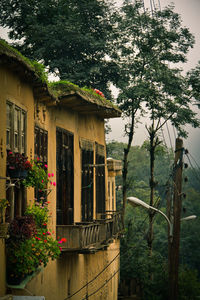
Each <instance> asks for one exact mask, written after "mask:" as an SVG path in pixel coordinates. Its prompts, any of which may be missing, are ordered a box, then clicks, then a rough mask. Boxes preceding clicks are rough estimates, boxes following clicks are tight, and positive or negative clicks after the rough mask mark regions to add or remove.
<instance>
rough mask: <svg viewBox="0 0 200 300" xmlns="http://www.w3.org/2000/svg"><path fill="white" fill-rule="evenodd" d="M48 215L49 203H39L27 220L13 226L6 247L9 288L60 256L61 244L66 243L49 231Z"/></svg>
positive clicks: (24, 218)
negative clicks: (56, 238)
mask: <svg viewBox="0 0 200 300" xmlns="http://www.w3.org/2000/svg"><path fill="white" fill-rule="evenodd" d="M48 212H49V210H48V203H47V202H45V203H42V202H40V203H38V202H36V203H34V204H33V205H32V206H29V207H28V208H27V210H26V212H25V216H24V217H18V218H15V219H14V220H13V221H12V222H11V224H10V229H9V233H10V237H9V239H8V240H7V247H6V251H7V283H8V284H10V285H18V284H20V282H21V281H23V280H24V279H25V278H26V277H27V276H28V275H34V273H35V272H37V271H38V268H39V267H40V266H43V267H45V266H46V265H47V263H48V261H49V260H50V259H52V260H54V259H56V258H57V257H58V256H59V255H60V253H61V247H60V244H61V243H62V242H66V239H61V240H60V241H57V240H55V239H54V238H53V237H52V235H51V232H50V231H49V230H48V228H47V224H48V223H47V222H48V217H49V216H48Z"/></svg>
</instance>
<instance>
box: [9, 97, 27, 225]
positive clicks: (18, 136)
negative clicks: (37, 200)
mask: <svg viewBox="0 0 200 300" xmlns="http://www.w3.org/2000/svg"><path fill="white" fill-rule="evenodd" d="M6 149H7V151H12V152H15V153H21V154H25V153H26V112H25V111H24V110H23V109H22V108H20V107H19V106H17V105H15V104H14V103H12V102H9V101H7V103H6ZM7 176H8V175H7ZM7 183H8V184H9V183H10V182H7ZM12 183H14V184H15V185H14V186H12V187H9V188H8V189H7V191H6V198H7V199H8V200H9V202H10V206H9V207H8V209H7V211H6V221H7V222H9V221H11V220H12V219H13V218H14V217H16V216H22V215H23V213H24V210H25V206H26V193H25V188H24V186H22V185H21V184H20V180H18V179H17V178H16V179H14V180H13V182H12Z"/></svg>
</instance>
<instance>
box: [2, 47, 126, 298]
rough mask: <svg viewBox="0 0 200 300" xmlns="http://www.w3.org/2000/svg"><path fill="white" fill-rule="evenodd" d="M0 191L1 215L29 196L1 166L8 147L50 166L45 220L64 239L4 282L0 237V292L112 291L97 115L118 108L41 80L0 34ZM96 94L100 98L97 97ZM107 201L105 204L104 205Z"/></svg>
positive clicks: (113, 225) (113, 265)
mask: <svg viewBox="0 0 200 300" xmlns="http://www.w3.org/2000/svg"><path fill="white" fill-rule="evenodd" d="M0 91H1V92H0V114H1V118H0V199H4V198H5V199H7V200H8V201H9V204H10V206H9V210H8V211H7V213H6V218H7V220H6V221H7V222H10V221H11V220H13V218H15V217H17V216H23V214H24V211H25V209H26V207H27V205H30V204H31V203H33V202H34V201H35V200H34V199H35V197H37V195H36V192H37V191H35V190H34V188H25V187H24V186H23V184H22V183H21V181H20V179H19V178H14V179H11V178H10V177H9V174H8V172H7V154H8V152H9V151H12V152H14V153H21V154H24V155H26V156H28V158H29V159H34V158H38V159H39V160H40V161H41V162H42V163H43V164H46V165H48V170H51V173H53V174H54V178H55V181H56V184H55V186H53V185H52V187H51V189H50V190H49V191H48V192H47V195H48V196H47V199H48V201H49V202H50V203H49V210H50V213H51V218H50V222H49V224H48V227H49V228H50V230H51V231H52V232H53V233H54V236H55V238H56V237H57V238H59V236H62V237H63V238H66V240H67V241H66V242H65V243H64V244H63V245H62V253H61V255H60V257H59V258H58V259H56V260H55V261H51V262H49V263H48V265H47V266H46V267H45V268H43V269H41V270H40V271H38V273H37V274H34V276H33V277H32V278H31V279H30V280H29V281H28V282H26V284H25V285H23V284H21V285H18V286H11V285H10V286H9V285H7V284H6V236H3V235H2V236H1V237H0V265H1V270H3V271H2V272H1V274H0V296H4V295H6V294H13V295H33V296H34V295H38V296H44V297H45V299H47V300H54V299H57V300H64V299H72V300H75V299H77V300H78V299H91V300H92V299H117V289H118V280H119V251H120V247H119V246H120V245H119V236H120V233H121V232H122V230H123V226H122V222H121V215H120V213H117V212H116V207H115V205H114V201H115V200H113V199H112V201H113V202H112V204H111V203H110V201H111V200H110V197H109V191H108V169H107V160H106V145H105V131H104V119H105V118H111V117H119V116H120V110H119V109H118V108H116V107H114V106H113V105H112V104H111V103H110V102H108V101H107V100H106V99H104V98H102V97H99V96H95V94H93V93H89V92H88V91H85V90H83V89H80V88H79V87H77V86H74V85H72V84H70V83H67V82H59V83H57V84H55V85H54V86H48V85H47V83H46V82H44V81H43V80H42V79H41V78H40V77H39V75H38V73H37V71H36V70H35V69H34V68H33V66H32V65H30V64H29V62H28V61H26V60H25V59H24V57H22V56H21V55H20V54H19V53H18V52H16V51H15V50H14V49H12V48H10V47H9V46H8V45H6V43H5V42H0ZM101 98H102V99H101ZM111 208H112V209H111Z"/></svg>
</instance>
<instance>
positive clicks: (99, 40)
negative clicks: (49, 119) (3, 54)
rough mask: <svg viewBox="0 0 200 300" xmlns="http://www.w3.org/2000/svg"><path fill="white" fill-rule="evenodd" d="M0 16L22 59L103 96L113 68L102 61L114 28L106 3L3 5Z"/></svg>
mask: <svg viewBox="0 0 200 300" xmlns="http://www.w3.org/2000/svg"><path fill="white" fill-rule="evenodd" d="M0 12H1V19H0V25H2V26H7V27H8V28H9V37H10V38H11V39H13V40H15V41H16V42H15V46H17V47H18V49H19V50H20V51H21V52H22V53H23V54H24V55H25V56H27V57H28V58H31V59H36V60H40V61H42V62H43V63H44V64H45V65H46V66H48V67H49V70H50V71H51V72H56V73H57V74H58V75H59V76H60V79H67V80H69V81H71V82H73V83H76V84H78V85H79V86H84V85H87V86H91V87H93V88H95V87H98V88H100V89H102V90H103V91H104V93H105V92H106V89H107V85H108V81H109V80H110V77H112V67H113V66H112V65H111V63H110V62H109V61H108V60H107V59H106V54H107V52H108V49H107V48H108V43H107V41H108V39H109V35H110V31H111V30H112V27H111V24H110V20H109V16H110V9H109V6H108V5H107V4H106V1H105V0H82V1H77V0H73V1H72V0H69V1H64V0H50V1H46V0H34V1H32V0H2V1H1V2H0Z"/></svg>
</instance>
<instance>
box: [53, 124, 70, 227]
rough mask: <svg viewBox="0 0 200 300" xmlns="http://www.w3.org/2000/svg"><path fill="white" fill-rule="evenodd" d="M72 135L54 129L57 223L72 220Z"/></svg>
mask: <svg viewBox="0 0 200 300" xmlns="http://www.w3.org/2000/svg"><path fill="white" fill-rule="evenodd" d="M73 149H74V136H73V134H72V133H70V132H68V131H66V130H64V129H61V128H57V130H56V182H57V205H56V211H57V224H58V225H70V224H73V221H74V154H73V153H74V150H73Z"/></svg>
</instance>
